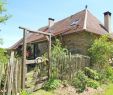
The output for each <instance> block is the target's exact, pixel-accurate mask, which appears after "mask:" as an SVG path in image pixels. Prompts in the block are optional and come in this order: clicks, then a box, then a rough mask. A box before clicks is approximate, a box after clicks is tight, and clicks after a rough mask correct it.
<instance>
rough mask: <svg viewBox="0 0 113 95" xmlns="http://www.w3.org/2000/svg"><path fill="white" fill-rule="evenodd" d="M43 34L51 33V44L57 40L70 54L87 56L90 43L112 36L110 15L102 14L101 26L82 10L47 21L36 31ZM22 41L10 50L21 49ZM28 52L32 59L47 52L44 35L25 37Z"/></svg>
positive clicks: (85, 10) (89, 13)
mask: <svg viewBox="0 0 113 95" xmlns="http://www.w3.org/2000/svg"><path fill="white" fill-rule="evenodd" d="M38 30H40V31H43V32H51V33H52V43H54V40H55V39H56V38H58V39H59V40H60V41H61V43H62V45H63V46H64V47H66V48H67V49H68V50H69V51H70V52H71V53H72V54H76V53H79V54H83V55H87V54H88V49H89V48H90V46H91V43H92V42H93V41H94V40H95V39H96V38H98V37H99V36H101V35H104V34H112V33H111V32H112V31H111V13H110V12H105V13H104V24H102V23H101V22H100V21H99V20H98V19H97V18H96V17H95V16H93V15H92V14H91V12H90V11H89V10H87V9H84V10H82V11H80V12H78V13H76V14H74V15H71V16H69V17H67V18H65V19H63V20H60V21H58V22H55V21H54V19H52V18H49V19H48V25H47V26H45V27H42V28H40V29H38ZM22 44H23V39H20V40H19V41H18V42H17V43H15V44H14V45H13V46H11V47H10V49H11V50H15V51H16V50H18V49H20V48H19V47H20V46H21V47H22ZM27 44H28V47H30V48H31V49H29V48H28V50H30V51H31V52H32V55H31V56H32V58H36V57H38V56H41V55H43V54H44V53H45V52H47V50H48V41H47V39H46V37H45V36H44V35H36V34H29V35H28V36H27Z"/></svg>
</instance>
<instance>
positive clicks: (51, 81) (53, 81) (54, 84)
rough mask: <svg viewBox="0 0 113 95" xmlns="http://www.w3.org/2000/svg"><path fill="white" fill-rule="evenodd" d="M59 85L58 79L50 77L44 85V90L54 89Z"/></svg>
mask: <svg viewBox="0 0 113 95" xmlns="http://www.w3.org/2000/svg"><path fill="white" fill-rule="evenodd" d="M60 85H61V81H60V80H58V79H53V78H50V79H49V80H48V82H47V83H45V85H44V89H45V90H54V89H56V88H58V87H59V86H60Z"/></svg>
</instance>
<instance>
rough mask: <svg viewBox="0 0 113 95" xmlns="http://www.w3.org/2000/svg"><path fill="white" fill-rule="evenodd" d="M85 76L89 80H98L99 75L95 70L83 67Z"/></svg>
mask: <svg viewBox="0 0 113 95" xmlns="http://www.w3.org/2000/svg"><path fill="white" fill-rule="evenodd" d="M84 71H85V74H86V76H88V77H89V78H91V79H94V80H99V74H98V73H97V71H96V70H93V69H90V68H89V67H85V70H84Z"/></svg>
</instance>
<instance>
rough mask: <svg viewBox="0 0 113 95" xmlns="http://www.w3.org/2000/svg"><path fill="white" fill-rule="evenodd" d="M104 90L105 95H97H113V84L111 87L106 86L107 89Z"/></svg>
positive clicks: (99, 94) (100, 94)
mask: <svg viewBox="0 0 113 95" xmlns="http://www.w3.org/2000/svg"><path fill="white" fill-rule="evenodd" d="M103 89H104V92H103V94H102V93H98V94H96V95H113V84H112V83H111V84H109V85H106V86H105V87H103Z"/></svg>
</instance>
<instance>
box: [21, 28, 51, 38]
mask: <svg viewBox="0 0 113 95" xmlns="http://www.w3.org/2000/svg"><path fill="white" fill-rule="evenodd" d="M19 28H20V29H24V30H26V31H28V32H31V33H39V34H43V35H48V36H49V35H51V33H47V32H43V31H34V30H30V29H27V28H24V27H19Z"/></svg>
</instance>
